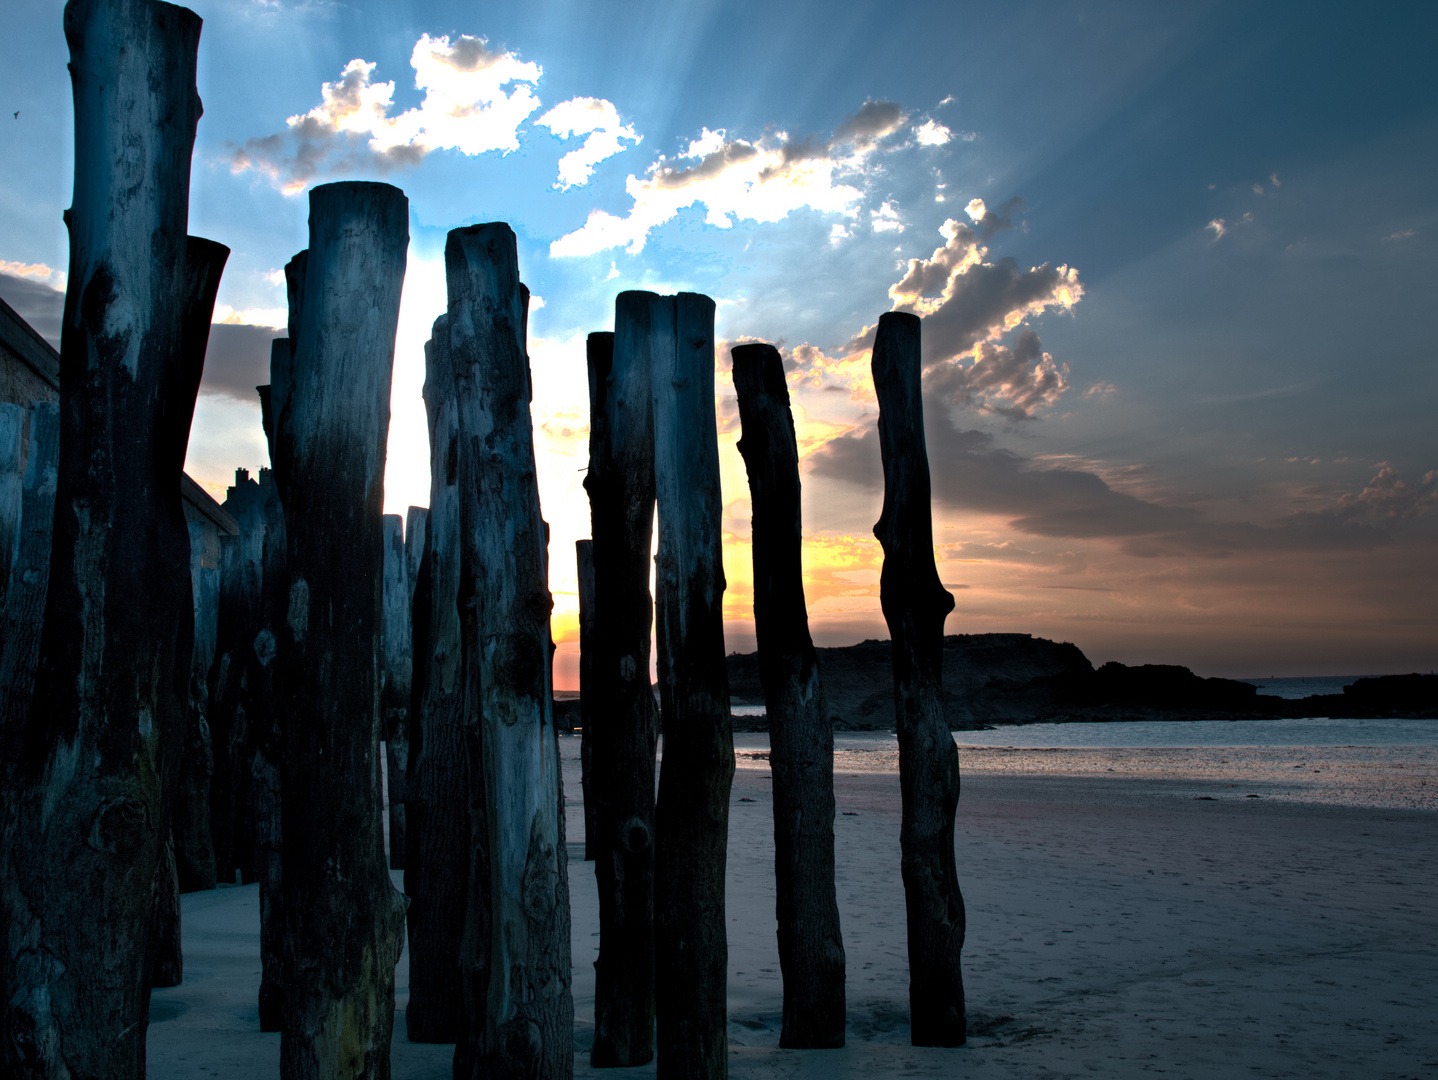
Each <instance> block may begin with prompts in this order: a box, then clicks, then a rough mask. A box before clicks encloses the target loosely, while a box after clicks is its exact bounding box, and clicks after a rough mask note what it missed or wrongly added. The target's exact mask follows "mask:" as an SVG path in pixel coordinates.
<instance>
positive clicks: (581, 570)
mask: <svg viewBox="0 0 1438 1080" xmlns="http://www.w3.org/2000/svg"><path fill="white" fill-rule="evenodd" d="M591 423H592V422H591ZM574 569H575V575H576V578H577V580H578V582H579V716H580V724H581V727H580V732H579V786H580V788H581V789H582V792H583V795H584V861H585V862H590V861H592V860H593V859H594V834H595V832H596V831H597V827H596V825H595V813H594V811H595V807H594V793H593V791H592V790H591V786H590V785H591V784H592V782H593V781H592V777H591V774H590V770H591V768H592V766H593V758H594V744H593V742H592V740H593V737H594V735H593V732H592V731H591V730H590V729H591V727H592V720H591V717H594V716H596V715H597V714H598V713H599V701H598V694H596V693H595V687H594V541H593V540H576V541H575V542H574Z"/></svg>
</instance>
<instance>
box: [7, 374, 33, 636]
mask: <svg viewBox="0 0 1438 1080" xmlns="http://www.w3.org/2000/svg"><path fill="white" fill-rule="evenodd" d="M27 416H28V410H27V409H26V407H25V406H23V405H12V404H10V403H9V402H0V610H3V607H4V604H5V594H6V593H7V592H9V589H10V569H11V567H12V566H13V565H14V562H15V555H16V552H17V551H18V549H19V541H20V528H21V525H20V508H21V504H22V502H23V501H24V497H23V494H22V492H23V491H24V488H25V450H26V441H27V440H26V437H25V427H26V421H27Z"/></svg>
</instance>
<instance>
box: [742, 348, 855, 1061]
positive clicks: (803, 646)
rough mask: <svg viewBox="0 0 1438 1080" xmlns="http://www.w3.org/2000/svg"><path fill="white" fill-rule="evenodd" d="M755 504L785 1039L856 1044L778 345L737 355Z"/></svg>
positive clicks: (790, 421) (793, 449) (827, 733)
mask: <svg viewBox="0 0 1438 1080" xmlns="http://www.w3.org/2000/svg"><path fill="white" fill-rule="evenodd" d="M732 354H733V357H734V389H735V390H736V391H738V395H739V420H740V423H741V424H742V425H743V432H744V433H743V437H742V438H741V439H740V440H739V453H740V454H741V455H742V456H743V458H744V467H745V470H746V471H747V472H748V474H749V495H750V499H751V501H752V503H753V510H754V515H753V549H754V630H755V633H756V635H757V636H758V641H759V678H760V681H761V682H762V683H763V686H764V707H765V712H766V713H767V714H768V717H769V747H770V756H769V764H770V766H771V767H772V769H773V773H774V876H775V885H776V908H777V913H778V919H779V966H780V969H781V970H782V971H783V973H784V1025H783V1030H782V1032H781V1034H780V1036H779V1045H780V1046H784V1047H792V1048H795V1049H807V1048H818V1047H835V1046H843V1045H844V939H843V936H842V934H841V933H840V930H839V903H838V899H837V897H836V895H835V891H834V730H833V725H832V723H831V721H830V719H829V715H828V710H827V708H826V707H825V701H824V687H823V684H822V683H821V682H820V679H819V663H818V658H817V656H816V654H815V652H814V642H813V639H812V638H810V636H809V613H808V609H807V607H806V606H805V603H804V567H803V559H802V556H801V552H800V547H801V544H802V542H803V533H804V525H803V518H802V512H801V509H800V501H799V450H798V445H797V443H796V441H795V438H794V418H793V416H792V415H791V413H790V411H789V387H788V385H787V383H786V382H785V381H784V363H783V360H782V359H780V356H779V350H778V349H776V348H774V346H772V345H740V346H738V347H736V348H735V349H733V350H732Z"/></svg>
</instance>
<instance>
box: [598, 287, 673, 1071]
mask: <svg viewBox="0 0 1438 1080" xmlns="http://www.w3.org/2000/svg"><path fill="white" fill-rule="evenodd" d="M673 351H674V299H673V297H661V296H657V295H655V294H654V293H651V292H640V291H630V292H622V293H620V294H619V296H618V297H616V298H615V301H614V333H613V334H612V335H611V334H590V335H589V341H588V366H589V395H590V396H589V400H590V409H589V413H590V436H589V473H588V475H587V476H586V478H585V481H584V487H585V489H586V490H587V491H588V493H589V507H590V519H591V520H590V535H591V536H592V537H593V540H594V620H595V622H594V668H593V682H594V693H593V694H591V695H590V696H591V697H592V698H594V699H596V700H595V704H594V709H593V713H592V716H591V715H590V714H586V719H585V725H586V728H588V727H591V726H592V728H593V730H592V732H590V746H591V747H592V749H591V751H590V774H589V775H590V794H591V796H592V798H593V801H594V876H595V879H596V882H597V883H598V887H599V958H598V960H597V961H596V962H595V965H594V1045H593V1048H592V1049H591V1050H590V1062H591V1064H593V1065H595V1066H599V1067H610V1066H632V1065H642V1064H643V1063H644V1062H646V1061H650V1060H652V1059H653V1057H654V1017H655V1003H654V752H655V744H656V742H657V740H658V715H657V712H656V710H655V707H654V693H653V689H652V687H651V685H650V682H649V655H650V646H649V632H650V627H651V625H652V622H653V609H654V603H653V600H652V599H651V597H650V595H649V572H650V569H651V567H652V566H653V563H652V562H651V559H650V550H651V540H652V538H653V535H654V532H653V530H654V409H653V394H652V390H651V386H650V383H651V379H652V372H653V367H654V363H655V357H656V355H657V354H659V353H664V354H666V355H667V354H669V353H672V352H673Z"/></svg>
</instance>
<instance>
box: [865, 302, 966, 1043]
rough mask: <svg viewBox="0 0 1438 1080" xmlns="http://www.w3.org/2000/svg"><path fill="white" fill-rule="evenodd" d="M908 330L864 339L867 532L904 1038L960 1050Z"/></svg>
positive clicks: (929, 569)
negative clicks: (874, 508) (889, 721)
mask: <svg viewBox="0 0 1438 1080" xmlns="http://www.w3.org/2000/svg"><path fill="white" fill-rule="evenodd" d="M919 327H920V320H919V317H918V316H917V315H911V314H909V313H907V312H892V311H891V312H888V313H886V314H884V315H882V316H880V318H879V326H878V331H877V334H876V337H875V339H874V354H873V361H872V366H873V373H874V390H875V392H876V393H877V394H878V398H879V449H880V453H881V455H882V457H883V463H884V509H883V512H882V514H881V515H880V517H879V521H878V524H876V525H875V526H874V535H875V536H876V537H877V538H878V540H879V543H880V544H881V545H882V546H883V548H884V568H883V571H882V572H881V574H880V581H879V595H880V602H881V604H882V606H883V609H884V619H885V621H886V622H887V623H888V624H889V636H890V637H891V638H892V639H893V643H894V709H895V715H896V718H897V728H898V736H899V785H900V791H901V796H902V804H903V824H902V826H901V828H900V833H899V844H900V849H901V856H900V859H901V866H902V869H903V878H904V900H905V908H906V910H907V913H908V927H909V1013H910V1028H911V1032H912V1042H913V1044H914V1045H915V1046H961V1045H963V1043H964V1041H965V1038H966V1025H965V1015H964V984H963V975H962V972H961V970H960V958H961V953H962V951H963V946H964V898H963V895H962V894H961V893H960V892H959V878H958V871H957V868H956V866H955V860H954V815H955V813H956V812H957V810H958V805H959V754H958V750H957V748H956V747H955V746H954V740H953V737H952V736H951V735H950V734H949V725H948V724H947V723H946V722H945V720H944V709H943V700H942V687H941V685H940V678H941V664H942V653H943V642H944V620H945V619H946V618H947V617H948V614H949V612H950V611H952V610H953V608H954V598H953V597H952V596H950V595H949V593H948V592H947V591H946V590H945V589H944V587H943V585H941V584H940V583H939V572H938V570H937V568H936V567H935V565H934V530H933V516H932V507H931V489H930V483H929V456H928V451H927V449H926V448H925V445H924V407H923V400H922V396H921V385H920V356H919Z"/></svg>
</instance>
